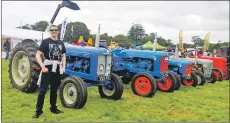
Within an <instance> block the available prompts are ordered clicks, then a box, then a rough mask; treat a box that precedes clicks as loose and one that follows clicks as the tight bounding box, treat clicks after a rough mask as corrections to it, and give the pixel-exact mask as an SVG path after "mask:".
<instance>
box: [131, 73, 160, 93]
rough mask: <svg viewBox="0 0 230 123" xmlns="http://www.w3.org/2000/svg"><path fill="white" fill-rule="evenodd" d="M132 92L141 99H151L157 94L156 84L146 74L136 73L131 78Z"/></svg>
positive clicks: (151, 77)
mask: <svg viewBox="0 0 230 123" xmlns="http://www.w3.org/2000/svg"><path fill="white" fill-rule="evenodd" d="M131 88H132V91H133V93H134V94H135V95H138V96H142V97H153V96H154V95H155V93H156V92H157V84H156V81H155V79H154V78H153V76H151V75H150V74H148V73H138V74H136V75H135V76H134V77H133V78H132V83H131Z"/></svg>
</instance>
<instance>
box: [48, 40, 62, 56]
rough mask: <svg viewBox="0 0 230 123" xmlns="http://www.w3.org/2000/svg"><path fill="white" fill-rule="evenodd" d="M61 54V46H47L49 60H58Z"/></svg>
mask: <svg viewBox="0 0 230 123" xmlns="http://www.w3.org/2000/svg"><path fill="white" fill-rule="evenodd" d="M61 53H62V45H58V44H49V58H50V59H51V60H60V59H61Z"/></svg>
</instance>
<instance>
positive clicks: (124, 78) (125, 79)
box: [121, 76, 131, 84]
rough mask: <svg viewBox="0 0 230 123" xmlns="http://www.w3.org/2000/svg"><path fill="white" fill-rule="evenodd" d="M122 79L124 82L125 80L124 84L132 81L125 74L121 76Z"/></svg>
mask: <svg viewBox="0 0 230 123" xmlns="http://www.w3.org/2000/svg"><path fill="white" fill-rule="evenodd" d="M121 80H122V82H123V83H124V84H129V83H130V81H131V80H130V79H129V78H127V77H124V76H123V77H122V78H121Z"/></svg>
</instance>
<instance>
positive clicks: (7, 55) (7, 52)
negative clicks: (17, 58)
mask: <svg viewBox="0 0 230 123" xmlns="http://www.w3.org/2000/svg"><path fill="white" fill-rule="evenodd" d="M5 51H6V58H5V59H8V58H9V53H10V51H9V50H5Z"/></svg>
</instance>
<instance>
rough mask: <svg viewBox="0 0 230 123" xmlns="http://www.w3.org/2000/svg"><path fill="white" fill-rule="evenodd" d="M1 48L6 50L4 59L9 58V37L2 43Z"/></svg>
mask: <svg viewBox="0 0 230 123" xmlns="http://www.w3.org/2000/svg"><path fill="white" fill-rule="evenodd" d="M3 48H4V50H5V52H6V57H5V59H6V60H7V59H8V58H9V54H10V51H11V39H10V38H7V39H6V42H5V43H4V44H3Z"/></svg>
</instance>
